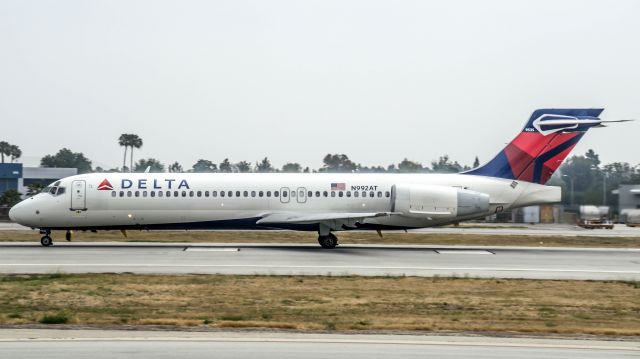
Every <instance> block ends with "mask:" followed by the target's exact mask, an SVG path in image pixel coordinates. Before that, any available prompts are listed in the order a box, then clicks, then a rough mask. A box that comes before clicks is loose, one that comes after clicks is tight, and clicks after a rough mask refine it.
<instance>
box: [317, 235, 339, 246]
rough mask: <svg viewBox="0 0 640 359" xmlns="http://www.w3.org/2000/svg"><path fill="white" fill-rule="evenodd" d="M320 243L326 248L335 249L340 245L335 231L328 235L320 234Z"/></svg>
mask: <svg viewBox="0 0 640 359" xmlns="http://www.w3.org/2000/svg"><path fill="white" fill-rule="evenodd" d="M318 243H320V246H321V247H322V248H324V249H334V248H335V247H336V246H337V245H338V238H337V237H336V236H335V235H334V234H333V233H329V234H328V235H326V236H319V237H318Z"/></svg>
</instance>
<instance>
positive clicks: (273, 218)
mask: <svg viewBox="0 0 640 359" xmlns="http://www.w3.org/2000/svg"><path fill="white" fill-rule="evenodd" d="M391 214H392V213H391V212H370V213H349V212H347V213H270V214H267V215H265V216H264V217H262V219H259V220H258V221H257V222H256V224H276V223H298V224H308V223H320V222H326V221H336V220H357V219H365V218H375V217H386V216H390V215H391Z"/></svg>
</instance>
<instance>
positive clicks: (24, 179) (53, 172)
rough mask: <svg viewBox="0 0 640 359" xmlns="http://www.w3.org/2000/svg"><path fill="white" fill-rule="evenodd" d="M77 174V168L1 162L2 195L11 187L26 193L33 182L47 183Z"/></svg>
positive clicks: (0, 184) (0, 190)
mask: <svg viewBox="0 0 640 359" xmlns="http://www.w3.org/2000/svg"><path fill="white" fill-rule="evenodd" d="M76 174H78V169H77V168H45V167H23V166H22V163H0V195H2V194H3V193H4V192H5V191H6V190H9V189H15V190H17V191H18V192H20V193H22V194H23V195H24V194H25V193H27V190H28V187H29V185H31V184H36V183H39V184H42V185H47V184H49V183H51V182H55V181H57V180H59V179H61V178H64V177H68V176H73V175H76Z"/></svg>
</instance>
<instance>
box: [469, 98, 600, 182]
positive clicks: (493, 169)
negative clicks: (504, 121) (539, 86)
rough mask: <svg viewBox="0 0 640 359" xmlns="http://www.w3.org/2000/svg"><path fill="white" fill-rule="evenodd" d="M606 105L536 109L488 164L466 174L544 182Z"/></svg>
mask: <svg viewBox="0 0 640 359" xmlns="http://www.w3.org/2000/svg"><path fill="white" fill-rule="evenodd" d="M602 111H603V109H541V110H535V111H534V112H533V114H532V115H531V118H529V121H528V122H527V125H526V126H524V129H523V130H522V132H521V133H520V134H518V136H516V138H515V139H514V140H513V141H511V143H509V144H508V145H507V147H505V148H504V149H503V150H502V151H500V153H498V155H497V156H496V157H495V158H494V159H492V160H491V161H489V162H488V163H487V164H485V165H483V166H480V167H478V168H474V169H472V170H470V171H467V172H464V173H465V174H471V175H479V176H490V177H501V178H508V179H513V180H521V181H527V182H534V183H540V184H545V183H546V182H547V181H548V180H549V178H551V175H552V174H553V172H555V170H557V169H558V167H560V164H562V161H563V160H564V159H565V158H566V157H567V156H568V155H569V153H570V152H571V150H572V149H573V147H575V145H576V144H577V143H578V141H580V139H581V138H582V136H583V135H584V134H585V133H586V132H587V130H588V129H589V128H591V127H599V126H602V122H603V121H602V120H601V119H599V118H598V116H600V113H602Z"/></svg>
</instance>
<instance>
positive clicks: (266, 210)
mask: <svg viewBox="0 0 640 359" xmlns="http://www.w3.org/2000/svg"><path fill="white" fill-rule="evenodd" d="M602 111H603V109H593V108H589V109H539V110H536V111H534V112H533V114H532V115H531V117H530V118H529V120H528V121H527V123H526V125H525V127H524V129H523V130H522V131H521V132H520V133H519V134H518V135H517V136H516V137H515V139H514V140H513V141H511V142H510V143H509V144H508V145H507V146H506V147H505V148H504V149H503V150H502V151H500V152H499V153H498V154H497V155H496V156H495V158H493V159H492V160H491V161H489V162H488V163H486V164H484V165H482V166H480V167H477V168H474V169H472V170H469V171H466V172H462V173H456V174H431V173H421V174H395V173H394V174H371V173H313V174H309V173H87V174H80V175H75V176H71V177H67V178H63V179H61V180H59V181H55V182H54V183H52V184H50V185H49V186H47V187H45V188H44V189H43V190H42V191H41V193H39V194H37V195H35V196H33V197H30V198H27V199H25V200H23V201H21V202H20V203H18V204H17V205H15V206H14V207H13V208H11V210H10V212H9V217H10V218H11V219H12V220H13V221H15V222H17V223H20V224H22V225H24V226H28V227H32V228H37V229H39V230H40V233H41V234H42V235H43V236H42V238H41V240H40V242H41V244H42V245H43V246H45V247H47V246H50V245H52V244H53V240H52V238H51V231H52V230H66V231H67V233H66V239H67V240H71V233H72V231H78V230H81V231H82V230H90V231H98V230H120V231H122V232H123V234H126V232H125V231H126V230H189V229H198V230H214V229H243V230H249V229H257V230H265V229H289V230H300V231H314V232H318V243H319V244H320V246H321V247H322V248H326V249H332V248H335V247H336V246H337V245H338V238H337V237H336V235H335V234H334V232H338V231H344V230H376V231H378V233H379V234H380V233H381V232H380V231H381V230H399V229H400V230H402V229H404V230H406V229H415V228H424V227H433V226H442V225H446V224H452V223H459V222H461V221H465V220H471V219H478V218H484V217H486V216H489V215H492V214H495V213H500V212H502V211H505V210H509V209H512V208H517V207H524V206H530V205H539V204H552V203H558V202H560V199H561V188H560V187H557V186H545V183H546V182H547V181H548V180H549V178H550V177H551V175H552V174H553V173H554V171H556V170H557V169H558V167H560V164H561V163H562V161H563V160H564V159H565V158H566V157H567V156H568V155H569V153H570V152H571V150H572V149H573V148H574V147H575V145H576V144H577V143H578V141H579V140H580V139H581V138H582V136H583V135H584V134H585V133H586V132H587V130H588V129H590V128H592V127H604V126H605V125H604V124H605V123H607V122H622V121H604V120H602V119H600V118H599V117H598V116H600V114H601V113H602Z"/></svg>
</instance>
